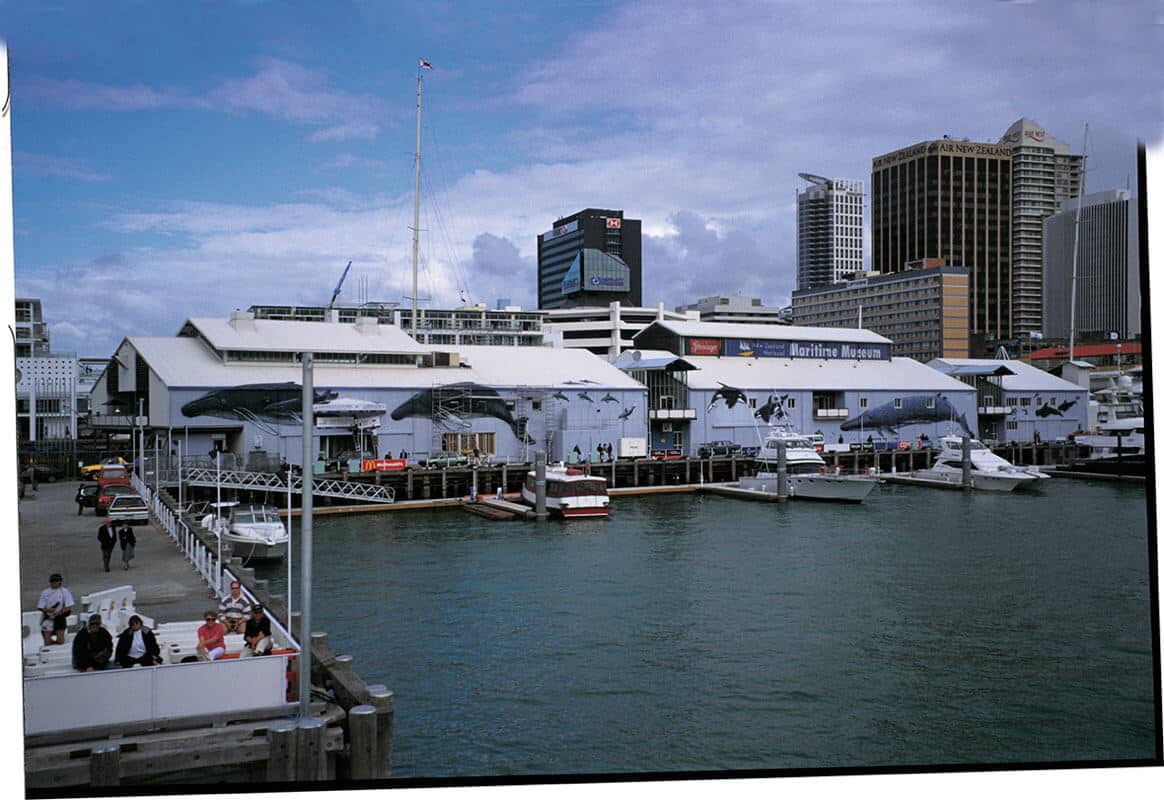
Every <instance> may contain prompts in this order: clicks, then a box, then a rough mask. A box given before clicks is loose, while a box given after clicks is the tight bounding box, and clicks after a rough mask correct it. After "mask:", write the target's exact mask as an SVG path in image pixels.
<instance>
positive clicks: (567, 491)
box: [521, 464, 610, 519]
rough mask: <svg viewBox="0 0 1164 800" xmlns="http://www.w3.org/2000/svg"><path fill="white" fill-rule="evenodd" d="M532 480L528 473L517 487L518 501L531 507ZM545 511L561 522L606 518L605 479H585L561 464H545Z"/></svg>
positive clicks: (533, 500)
mask: <svg viewBox="0 0 1164 800" xmlns="http://www.w3.org/2000/svg"><path fill="white" fill-rule="evenodd" d="M534 480H535V475H534V471H533V470H530V471H529V472H528V473H526V476H525V483H524V484H523V485H522V487H521V499H522V500H524V501H525V502H527V503H529V504H530V505H531V506H532V505H536V504H537V494H536V492H535V490H534ZM546 510H547V511H548V512H550V513H551V514H554V515H557V516H560V517H562V518H563V519H577V518H578V517H606V516H609V515H610V496H609V495H608V494H607V493H606V478H603V477H600V476H597V475H588V474H586V472H585V471H583V470H581V469H578V468H576V467H567V466H566V465H565V464H547V465H546Z"/></svg>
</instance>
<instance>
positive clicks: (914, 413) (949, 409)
mask: <svg viewBox="0 0 1164 800" xmlns="http://www.w3.org/2000/svg"><path fill="white" fill-rule="evenodd" d="M930 401H933V405H932V406H931V405H930ZM945 421H951V422H957V423H958V424H959V425H960V426H961V427H962V430H964V431H965V432H966V434H967V435H968V436H971V437H973V436H974V431H972V430H970V426H969V425H968V424H967V423H966V415H965V414H959V413H958V410H957V409H956V408H954V406H953V405H952V404H951V403H950V401H949V400H947V399H946V398H944V397H942V395H941V394H934V395H929V394H913V395H910V396H908V397H903V398H902V399H901V408H895V407H894V405H893V401H892V400H891V401H889V402H888V403H884V404H882V405H879V406H877V407H876V408H871V409H869V410H868V411H866V412H865V413H864V414H862V415H861V416H859V417H854V418H853V419H847V420H845V421H844V422H842V423H841V430H843V431H851V430H857V429H864V428H869V429H874V428H875V429H877V431H878V432H879V433H882V434H884V433H885V431H889V432H890V433H892V434H894V435H896V434H897V429H898V428H900V427H902V426H904V425H917V424H919V423H924V422H945Z"/></svg>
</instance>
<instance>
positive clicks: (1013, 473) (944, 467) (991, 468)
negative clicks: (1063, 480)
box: [913, 436, 1050, 492]
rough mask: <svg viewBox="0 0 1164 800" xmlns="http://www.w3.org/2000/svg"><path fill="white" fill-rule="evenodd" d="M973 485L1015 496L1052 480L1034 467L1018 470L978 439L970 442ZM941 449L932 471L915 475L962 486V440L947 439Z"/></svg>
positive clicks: (944, 438) (1020, 467)
mask: <svg viewBox="0 0 1164 800" xmlns="http://www.w3.org/2000/svg"><path fill="white" fill-rule="evenodd" d="M969 441H970V485H971V487H972V488H975V489H983V490H985V491H993V492H1011V491H1014V490H1015V489H1018V488H1019V487H1024V486H1034V485H1036V484H1038V482H1039V481H1041V480H1044V479H1046V478H1049V477H1050V476H1049V475H1047V474H1046V473H1045V472H1040V471H1039V470H1038V469H1035V468H1034V467H1022V466H1016V465H1014V464H1012V463H1010V462H1009V461H1007V460H1006V459H1005V458H1002V457H1001V456H997V455H995V454H994V453H993V452H991V450H990V448H989V447H987V446H986V445H984V444H983V443H982V442H980V441H978V440H977V439H970V440H969ZM939 443H940V446H941V449H940V450H939V451H938V454H937V455H936V456H935V457H934V463H933V464H932V465H931V466H930V467H929V468H928V469H919V470H916V471H915V472H914V473H913V475H914V476H916V477H918V478H925V479H926V480H931V481H944V482H947V483H961V482H962V437H961V436H943V437H942V438H941V439H940V440H939Z"/></svg>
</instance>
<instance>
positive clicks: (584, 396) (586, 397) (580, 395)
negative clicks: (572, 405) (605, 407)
mask: <svg viewBox="0 0 1164 800" xmlns="http://www.w3.org/2000/svg"><path fill="white" fill-rule="evenodd" d="M578 399H579V400H585V401H586V402H587V403H593V402H594V398H593V397H591V396H590V395H588V394H586V392H578Z"/></svg>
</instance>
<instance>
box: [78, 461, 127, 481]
mask: <svg viewBox="0 0 1164 800" xmlns="http://www.w3.org/2000/svg"><path fill="white" fill-rule="evenodd" d="M115 464H116V465H121V466H125V465H127V464H129V462H128V461H126V460H125V459H124V458H122V457H121V456H105V457H104V458H102V459H101V460H100V461H99V462H97V463H96V464H87V465H85V466H83V467H81V477H82V478H89V479H91V480H96V479H97V476H98V475H99V474H100V473H101V468H102V467H106V466H110V465H115Z"/></svg>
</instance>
